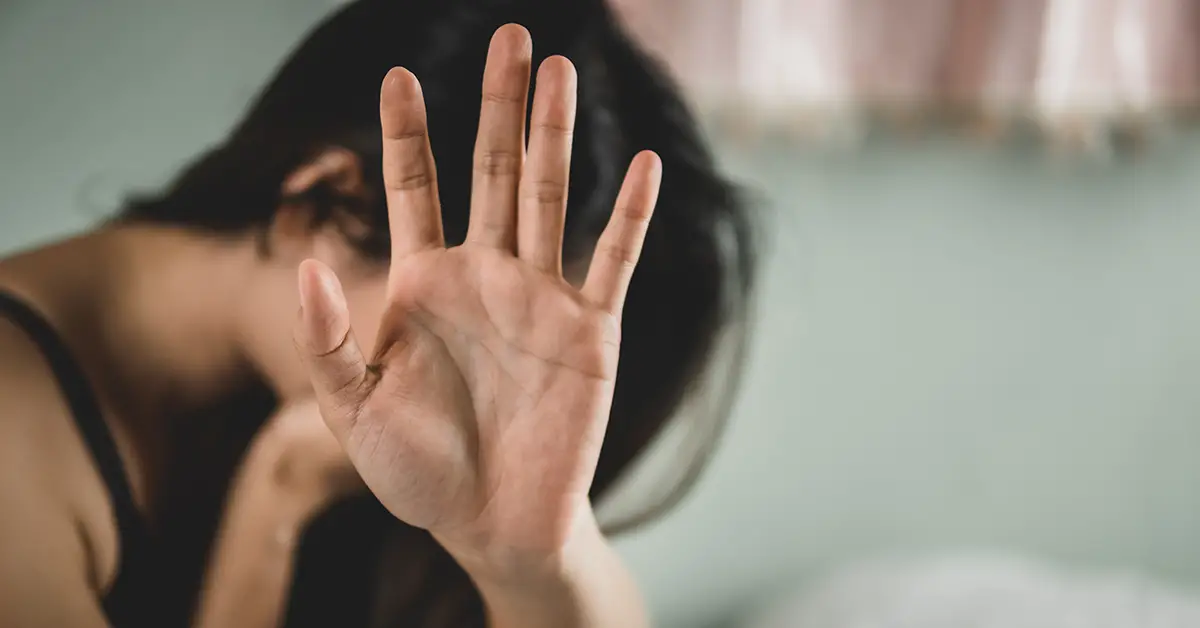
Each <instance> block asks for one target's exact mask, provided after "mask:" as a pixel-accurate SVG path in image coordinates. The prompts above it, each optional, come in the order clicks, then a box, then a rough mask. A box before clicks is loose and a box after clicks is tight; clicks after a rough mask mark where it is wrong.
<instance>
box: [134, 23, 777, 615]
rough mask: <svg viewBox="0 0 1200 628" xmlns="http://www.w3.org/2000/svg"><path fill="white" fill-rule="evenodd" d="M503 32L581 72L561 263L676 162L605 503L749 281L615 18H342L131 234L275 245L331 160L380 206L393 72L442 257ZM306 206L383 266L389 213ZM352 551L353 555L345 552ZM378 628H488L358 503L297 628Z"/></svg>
mask: <svg viewBox="0 0 1200 628" xmlns="http://www.w3.org/2000/svg"><path fill="white" fill-rule="evenodd" d="M508 22H517V23H520V24H523V25H524V26H526V27H527V28H528V29H529V31H530V33H531V34H532V36H533V41H534V57H535V58H534V63H535V67H536V64H537V63H538V62H539V61H540V60H541V59H543V58H545V57H546V56H549V55H552V54H561V55H564V56H566V57H568V58H570V59H571V60H572V61H573V62H574V63H575V65H576V67H577V69H578V75H579V105H578V114H577V115H578V118H577V124H576V135H575V142H574V157H573V161H572V167H571V186H570V190H569V199H570V202H569V207H568V211H567V219H566V234H565V238H564V239H565V245H564V247H565V250H564V257H565V259H566V260H571V259H578V258H580V257H582V256H585V255H587V253H588V251H589V249H590V247H592V246H593V245H594V244H595V241H596V239H597V237H598V235H599V233H600V231H601V230H602V229H603V227H604V225H605V224H606V222H607V219H608V216H609V213H610V211H611V208H612V204H613V202H614V200H615V198H616V194H617V191H618V188H619V186H620V183H621V178H622V176H623V174H624V169H625V167H626V165H627V164H628V163H629V161H630V159H631V158H632V157H633V155H634V154H635V153H636V152H637V151H638V150H641V149H651V150H654V151H656V152H658V154H659V155H660V156H661V157H662V160H663V167H664V179H663V185H662V191H661V196H660V198H659V202H658V209H657V211H656V214H655V217H654V220H653V223H652V225H651V227H650V230H649V233H648V234H647V237H646V244H645V249H644V252H643V255H642V258H641V262H640V263H639V265H638V269H637V272H636V273H635V276H634V279H633V283H632V285H631V287H630V292H629V296H628V301H627V305H626V309H625V316H624V322H623V327H624V328H623V330H622V334H623V342H622V353H621V362H620V367H619V371H618V377H617V386H616V392H615V398H614V401H613V409H612V416H611V419H610V423H609V428H608V434H607V437H606V440H605V442H604V446H603V450H602V452H601V455H600V461H599V466H598V469H597V472H596V476H595V482H594V485H593V487H592V496H593V500H599V498H600V497H602V496H603V495H604V494H605V493H606V491H608V490H609V489H610V488H611V487H612V486H613V484H614V482H615V481H616V480H617V479H618V477H619V476H620V475H621V473H622V471H624V470H626V469H627V468H628V467H629V466H630V464H631V463H632V462H633V461H634V459H635V458H636V457H637V456H638V455H639V454H640V453H641V452H643V451H644V450H645V449H646V448H647V446H648V445H649V444H650V443H651V442H652V441H654V439H655V437H656V436H657V435H658V434H659V433H660V432H661V431H662V429H663V427H664V425H665V424H666V423H667V422H668V420H669V419H670V418H671V417H673V416H675V415H676V414H677V410H678V409H679V408H680V406H681V404H682V402H683V400H684V399H685V398H686V397H687V396H688V394H689V393H690V392H691V390H692V388H693V387H694V386H695V384H696V383H697V382H698V381H700V379H701V377H702V375H703V374H704V373H705V372H706V371H707V369H708V366H709V364H710V362H711V361H712V359H713V356H714V354H715V353H717V348H718V345H719V344H720V343H719V339H720V338H722V336H723V334H722V332H723V331H728V330H730V329H733V332H732V333H733V335H734V339H733V343H734V344H735V345H737V344H738V343H739V341H740V340H742V339H743V337H744V327H742V326H741V325H740V323H741V322H742V321H743V320H744V316H745V310H746V307H747V304H748V302H749V299H750V296H751V288H752V283H753V281H752V280H753V276H754V268H755V263H754V262H755V257H754V251H753V246H752V245H753V237H752V221H751V220H750V218H749V215H748V211H747V209H746V208H745V206H744V205H743V203H742V202H741V201H740V199H739V195H738V193H737V191H736V189H735V188H734V187H733V186H732V185H730V184H729V183H728V182H727V181H726V180H725V179H724V178H722V176H721V175H720V174H719V173H718V172H717V169H716V167H715V165H714V162H713V158H712V156H711V154H710V152H709V150H708V149H707V147H706V145H705V143H704V141H703V139H702V137H701V134H700V132H699V131H698V129H697V127H696V123H695V121H694V119H693V117H692V116H691V114H690V112H689V111H688V109H687V107H686V106H685V105H684V103H683V102H682V101H681V99H680V96H679V94H678V90H677V88H676V86H675V85H674V84H673V83H672V81H671V80H670V79H669V78H668V77H667V76H666V74H664V72H663V71H662V70H661V69H660V68H659V66H658V65H657V64H656V63H655V62H653V61H652V60H651V59H649V58H648V57H647V56H646V55H645V54H644V53H643V52H642V51H641V50H640V49H639V48H638V47H637V46H636V45H635V44H634V43H632V42H631V41H630V39H629V38H628V36H627V35H626V34H625V32H624V31H623V30H622V29H621V27H620V26H619V24H618V23H617V21H616V18H615V16H614V15H613V14H612V13H611V11H610V9H609V8H608V7H607V6H606V4H605V3H604V2H603V1H602V0H438V1H436V2H434V1H424V2H415V1H409V2H402V1H399V0H361V1H358V2H353V3H349V4H347V5H346V6H344V7H342V8H341V9H339V10H338V11H336V12H335V13H334V14H333V15H332V16H330V17H329V18H327V19H326V20H325V21H324V22H322V23H321V24H320V25H319V26H317V28H316V29H315V30H314V31H313V32H312V33H311V34H310V35H309V36H308V37H307V38H306V39H305V40H304V41H303V42H302V43H301V44H300V46H299V48H297V49H296V50H295V51H294V52H293V54H292V55H291V56H290V57H289V58H288V59H287V61H286V62H285V63H284V65H283V66H282V67H281V68H280V69H279V71H278V72H277V74H276V75H275V77H274V78H273V79H272V80H271V81H270V83H269V84H268V85H267V86H266V88H265V89H264V90H263V91H262V92H261V93H260V95H259V96H258V98H257V100H256V101H255V102H254V103H253V104H252V106H251V107H250V109H249V111H248V113H247V114H246V116H245V118H244V119H243V120H242V121H241V123H240V124H238V125H237V126H236V127H235V128H234V130H233V131H232V132H231V133H230V134H229V135H228V137H226V138H225V139H224V140H223V141H221V142H220V143H219V144H217V145H216V146H215V147H213V148H212V149H211V150H209V151H208V152H207V153H205V154H203V155H201V156H200V157H199V159H198V160H196V161H195V162H194V163H192V164H191V165H190V166H189V167H188V168H186V169H185V170H184V171H183V172H182V173H181V175H180V176H179V177H178V178H177V179H176V180H175V181H174V182H173V183H171V185H169V186H168V187H167V188H166V189H165V190H164V191H163V192H162V193H161V194H158V195H155V196H152V197H146V198H141V199H138V200H136V201H135V202H133V203H131V204H130V205H129V207H128V208H127V210H126V211H125V212H124V213H123V214H122V215H121V217H120V218H119V220H120V221H125V222H154V223H167V224H172V225H182V226H189V227H193V228H198V229H204V230H209V231H214V232H244V231H246V230H252V229H264V228H265V227H266V225H267V224H268V223H269V221H270V219H271V217H272V214H273V213H274V212H275V211H276V208H277V207H278V206H279V204H280V201H281V198H280V188H281V183H282V181H283V180H284V178H285V177H286V176H287V175H288V174H289V173H290V172H291V171H293V170H294V169H295V168H297V167H299V166H300V165H302V164H303V163H304V162H305V161H307V160H308V159H310V158H311V157H312V156H314V155H315V154H317V153H318V152H320V151H321V150H323V149H326V148H329V147H334V146H340V147H344V148H348V149H350V150H352V151H354V152H356V153H357V154H358V155H359V156H360V158H361V159H360V162H361V163H362V164H363V166H364V168H365V173H364V174H365V175H366V176H365V180H366V181H367V183H368V186H369V187H372V188H373V190H372V191H371V193H369V194H368V195H367V197H369V198H373V199H382V198H383V195H382V194H381V193H379V190H378V187H379V185H380V184H381V182H382V176H381V173H380V172H379V167H380V162H381V156H380V139H379V135H380V133H379V118H378V96H379V84H380V81H381V79H382V77H383V76H384V74H385V73H386V72H387V70H388V69H389V68H391V67H392V66H396V65H402V66H404V67H406V68H408V69H410V70H411V71H413V72H414V73H415V74H416V75H417V77H418V78H419V79H420V80H421V82H422V87H423V90H424V94H425V99H426V104H427V107H428V112H429V113H428V119H429V131H430V138H431V142H432V145H433V152H434V156H435V158H436V159H437V164H438V184H439V188H440V193H441V199H442V204H443V210H442V215H443V219H444V221H445V232H446V238H447V241H448V242H449V243H451V244H454V243H457V242H461V240H462V238H463V237H464V236H465V233H466V227H467V215H468V207H469V194H470V188H471V185H470V184H471V179H470V176H471V166H472V152H473V145H474V138H475V131H476V126H477V124H478V120H479V95H480V81H481V78H482V73H483V63H484V60H485V57H486V51H487V46H488V41H489V39H490V36H491V34H492V32H493V31H494V30H495V29H496V28H497V27H499V26H501V25H502V24H504V23H508ZM312 200H314V202H316V203H318V205H319V207H318V209H320V210H321V211H320V212H318V215H319V216H323V217H326V218H328V217H331V216H333V215H334V214H335V213H336V212H338V211H347V212H354V213H355V214H356V216H357V218H359V219H360V220H362V221H364V222H365V223H366V224H368V225H369V226H370V227H371V229H370V230H369V231H370V233H371V235H369V236H367V237H365V238H359V239H357V240H356V241H355V244H357V245H358V247H359V248H360V249H361V250H362V251H363V253H364V254H366V255H368V256H371V257H376V258H380V259H383V258H386V256H387V251H388V229H387V211H386V207H385V206H384V204H383V202H382V200H378V201H375V202H370V203H367V204H366V205H365V206H364V205H361V204H360V205H357V206H344V205H341V204H340V203H338V202H337V200H336V198H334V197H332V196H322V195H320V194H316V195H314V197H313V199H312ZM730 388H732V387H730ZM725 410H726V408H724V407H723V406H722V407H720V408H718V409H717V410H716V411H713V412H709V413H707V415H708V416H710V418H711V419H712V420H711V421H709V423H707V424H706V425H705V426H703V427H701V426H697V429H699V430H701V431H703V432H704V434H705V436H706V438H707V439H709V440H711V439H713V438H715V434H716V432H717V431H719V430H716V429H714V428H715V427H716V426H719V424H720V422H721V421H723V420H724V418H725V414H726V412H725ZM701 449H703V448H701ZM700 462H702V458H699V457H698V458H696V459H695V460H692V461H689V462H688V463H687V465H688V469H689V472H688V473H685V474H683V475H682V477H683V481H681V482H679V483H677V484H678V485H677V486H674V487H673V490H672V491H670V494H671V495H672V497H670V498H668V499H667V500H666V501H667V502H668V503H670V502H671V501H672V500H673V499H675V498H677V496H678V495H680V494H682V492H683V491H684V490H685V489H686V488H687V487H688V486H687V485H688V484H690V482H691V480H692V479H694V478H695V472H696V471H698V469H699V464H700ZM666 505H667V504H659V505H658V506H659V508H654V509H653V510H654V511H656V512H657V510H659V509H660V508H662V507H666ZM643 514H645V513H643ZM640 518H641V517H636V516H635V517H633V518H632V519H627V520H626V523H628V522H629V521H632V520H636V519H640ZM351 531H353V532H351ZM355 543H357V546H356V547H358V548H359V549H358V550H354V549H347V547H348V546H349V545H354V544H355ZM330 548H336V549H330ZM368 583H370V584H369V586H368ZM364 590H365V591H367V593H364ZM372 592H373V593H372ZM368 615H370V616H371V619H370V620H369V623H370V624H372V625H379V626H384V625H387V626H400V625H404V626H411V625H416V626H430V627H433V626H461V625H482V624H483V621H484V618H483V614H482V606H481V603H480V601H479V599H478V596H477V594H476V593H475V592H474V590H473V588H472V587H471V584H470V582H469V580H468V579H467V578H466V576H465V575H464V574H463V573H462V572H461V570H459V569H458V568H457V566H456V565H455V564H454V563H453V561H452V560H451V559H450V558H449V557H448V556H447V555H446V554H445V553H444V552H442V551H441V550H440V548H439V547H438V546H437V545H436V543H434V542H433V541H432V540H431V539H430V537H429V536H428V535H426V534H425V533H423V532H421V531H419V530H415V529H412V528H408V527H407V526H404V525H403V524H401V523H399V522H396V521H394V520H393V519H392V518H390V517H388V516H387V515H386V513H384V512H383V511H382V509H381V508H380V507H379V506H378V505H377V504H375V503H374V502H373V500H370V501H367V500H356V501H353V502H349V503H346V504H342V505H340V506H338V507H335V508H334V509H332V510H331V511H330V512H329V513H327V514H326V515H324V516H322V517H321V518H320V519H319V520H318V521H317V522H315V523H314V524H313V525H312V526H311V528H310V530H309V531H308V533H307V535H306V537H305V541H304V543H303V546H302V549H301V557H300V561H299V564H298V569H297V579H296V582H295V587H294V593H293V598H292V602H291V605H290V607H289V625H297V624H305V625H309V624H311V625H339V626H348V625H354V624H355V621H356V620H357V619H358V618H361V619H362V621H363V623H368V619H367V616H368Z"/></svg>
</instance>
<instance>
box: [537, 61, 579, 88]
mask: <svg viewBox="0 0 1200 628" xmlns="http://www.w3.org/2000/svg"><path fill="white" fill-rule="evenodd" d="M537 78H538V85H542V84H544V82H545V81H546V80H548V79H553V80H556V81H561V82H562V84H563V87H564V88H566V89H568V90H571V91H574V90H575V84H576V83H577V82H578V78H577V74H576V72H575V64H574V63H571V60H570V59H568V58H566V57H564V56H562V55H552V56H549V57H546V59H545V60H544V61H542V64H541V65H540V66H538V75H537Z"/></svg>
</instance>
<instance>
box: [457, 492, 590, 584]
mask: <svg viewBox="0 0 1200 628" xmlns="http://www.w3.org/2000/svg"><path fill="white" fill-rule="evenodd" d="M434 538H435V539H437V540H438V542H439V543H441V544H442V546H443V547H444V548H445V549H446V551H447V552H448V553H449V554H450V555H451V556H453V557H454V559H455V560H456V561H458V563H459V565H460V566H461V567H462V568H463V570H464V571H466V572H467V575H469V576H470V577H471V579H472V581H474V582H475V584H476V586H477V587H479V589H480V590H481V591H484V592H487V591H489V590H490V591H495V592H504V593H522V592H534V593H536V592H539V591H545V590H548V589H556V588H562V587H563V586H565V585H569V584H570V583H572V582H574V581H576V580H578V579H579V577H580V576H582V575H584V574H586V573H587V572H588V571H589V570H590V569H591V568H592V567H594V566H596V565H597V564H599V563H600V562H602V560H601V559H602V558H603V557H604V556H605V555H606V554H608V553H610V552H611V548H609V546H608V541H607V540H606V539H605V537H604V533H603V532H602V531H601V530H600V526H599V523H597V521H596V518H595V515H594V513H593V512H592V510H591V508H590V507H587V508H585V509H582V510H581V512H580V514H579V515H578V516H577V517H576V519H575V521H574V522H573V525H572V526H571V530H570V533H569V534H567V535H566V537H565V538H564V540H563V542H562V543H561V544H557V545H556V546H554V547H552V548H542V549H538V550H523V549H516V548H507V547H505V548H493V549H486V550H481V549H478V548H476V547H473V546H471V545H470V544H465V543H458V542H455V541H453V540H450V539H447V538H445V537H441V536H439V535H437V534H435V535H434Z"/></svg>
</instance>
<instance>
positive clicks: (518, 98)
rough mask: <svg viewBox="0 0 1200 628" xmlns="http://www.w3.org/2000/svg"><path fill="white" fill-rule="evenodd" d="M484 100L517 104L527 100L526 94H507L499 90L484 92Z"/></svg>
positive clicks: (498, 103)
mask: <svg viewBox="0 0 1200 628" xmlns="http://www.w3.org/2000/svg"><path fill="white" fill-rule="evenodd" d="M483 102H485V103H489V104H493V105H517V104H522V103H524V102H525V96H524V94H521V95H518V94H515V93H513V94H506V93H504V92H502V91H499V90H487V91H485V92H483Z"/></svg>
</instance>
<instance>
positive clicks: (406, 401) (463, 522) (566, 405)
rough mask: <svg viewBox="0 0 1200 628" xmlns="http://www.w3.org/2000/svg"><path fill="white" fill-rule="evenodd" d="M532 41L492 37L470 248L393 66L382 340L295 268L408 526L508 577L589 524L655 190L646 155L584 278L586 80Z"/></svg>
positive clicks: (652, 165)
mask: <svg viewBox="0 0 1200 628" xmlns="http://www.w3.org/2000/svg"><path fill="white" fill-rule="evenodd" d="M530 59H531V44H530V41H529V35H528V33H527V32H526V31H525V29H523V28H521V27H519V26H514V25H509V26H506V27H504V28H501V29H500V30H499V31H497V33H496V35H495V37H494V38H493V40H492V45H491V49H490V51H489V54H488V60H487V69H486V71H485V73H484V79H483V104H482V110H481V118H480V128H479V135H478V139H477V143H476V148H475V171H474V178H473V188H472V200H471V222H470V227H469V230H468V234H467V239H466V242H465V243H464V244H463V245H462V246H458V247H454V248H449V249H447V248H446V246H445V243H444V240H443V236H442V228H441V224H442V223H441V216H440V208H439V203H438V192H437V176H436V174H435V169H434V163H433V156H432V153H431V150H430V146H429V138H428V136H427V127H426V118H425V108H424V103H423V99H422V95H421V88H420V85H419V83H418V82H417V80H416V78H415V77H414V76H413V75H412V74H411V73H409V72H408V71H406V70H404V69H400V68H395V69H393V70H392V71H391V72H389V73H388V75H387V77H386V78H385V79H384V82H383V88H382V93H381V97H380V116H381V121H382V126H383V146H384V154H383V171H384V178H385V185H386V190H387V203H388V214H389V221H390V226H391V240H392V257H391V267H390V269H389V275H388V288H387V290H388V294H387V300H388V301H387V307H386V310H385V314H384V316H383V320H382V321H381V322H380V328H379V336H378V338H379V340H378V342H377V345H376V347H375V348H374V350H373V351H372V352H371V353H370V354H364V353H363V352H362V351H361V350H360V347H359V346H358V344H357V343H356V342H355V338H354V334H353V332H352V331H351V329H350V316H349V312H348V311H347V305H346V300H345V297H344V296H343V294H342V291H341V287H340V284H339V282H338V280H337V278H336V277H335V276H334V274H333V272H332V271H331V270H330V269H329V268H327V267H325V266H324V265H322V264H320V263H319V262H316V261H312V260H309V261H306V262H304V263H303V264H302V265H301V267H300V293H301V303H302V312H301V317H300V322H299V324H298V327H297V344H298V345H299V347H300V349H301V352H302V354H303V357H304V359H305V362H306V363H307V365H308V368H309V371H310V374H311V377H312V381H313V385H314V388H315V390H316V394H317V398H318V402H319V404H320V407H321V413H322V415H323V416H324V418H325V421H326V423H327V424H328V426H329V428H330V429H331V430H332V431H333V433H334V434H335V436H336V437H337V439H338V441H339V442H340V443H341V445H342V447H343V448H344V449H345V451H346V453H347V454H348V455H349V458H350V460H351V461H352V463H353V464H354V467H355V468H356V469H357V471H358V473H359V474H360V475H361V476H362V479H363V480H364V481H365V483H366V484H367V486H368V487H369V488H370V489H371V491H372V492H373V493H374V494H375V495H376V496H377V497H378V498H379V500H380V501H381V502H382V503H383V504H384V505H385V506H386V507H387V508H388V509H389V510H390V511H391V512H392V513H393V514H394V515H395V516H396V517H398V518H400V519H401V520H403V521H405V522H407V523H409V524H411V525H414V526H418V527H422V528H425V529H428V530H429V531H431V532H432V533H433V534H434V536H435V537H436V538H438V540H439V541H441V542H442V543H443V544H444V545H446V547H447V548H448V549H449V550H450V551H451V553H453V554H455V556H456V557H459V558H460V560H463V559H464V558H465V559H466V560H470V561H477V562H479V563H480V564H487V565H488V566H490V567H497V568H505V567H507V566H509V565H511V564H516V563H519V562H524V561H528V560H533V561H537V560H540V559H542V558H544V557H551V556H553V555H554V553H555V552H557V551H558V550H559V549H560V548H561V547H562V546H563V545H564V544H565V543H566V542H567V541H568V540H569V538H570V536H571V535H572V532H573V530H574V529H576V527H577V526H579V525H581V522H585V521H591V517H592V513H591V507H590V505H589V503H588V498H587V495H588V488H589V486H590V484H591V481H592V476H593V474H594V472H595V467H596V460H597V457H598V455H599V452H600V445H601V441H602V440H603V437H604V431H605V427H606V424H607V420H608V414H609V409H610V406H611V403H612V394H613V384H614V378H615V376H616V369H617V357H618V350H619V340H620V317H621V308H622V304H623V302H624V299H625V293H626V289H627V287H628V285H629V281H630V277H631V276H632V273H633V269H634V265H635V264H636V261H637V258H638V255H639V252H640V249H641V246H642V241H643V238H644V235H645V232H646V227H647V225H648V222H649V219H650V215H651V212H652V210H653V207H654V203H655V200H656V197H657V195H658V187H659V182H660V179H661V170H662V168H661V164H660V162H659V159H658V157H657V156H656V155H654V154H653V153H649V152H646V153H642V154H639V155H638V156H637V157H636V158H635V159H634V160H633V162H632V164H631V166H630V168H629V172H628V174H627V176H626V179H625V183H624V185H623V187H622V189H621V192H620V195H619V198H618V200H617V204H616V208H615V209H614V212H613V215H612V218H611V221H610V223H609V225H608V227H607V228H606V230H605V231H604V233H603V235H602V236H601V238H600V241H599V243H598V245H597V249H596V251H595V255H594V256H593V259H592V262H591V267H590V268H589V270H588V273H587V278H586V280H585V282H584V283H583V285H582V288H581V289H576V288H574V287H573V286H572V285H571V284H570V283H568V282H567V281H566V280H565V279H564V278H563V264H562V253H561V249H562V240H563V222H564V216H565V212H566V198H567V183H568V182H567V178H568V172H569V169H570V168H569V164H570V156H571V137H572V128H573V124H574V118H575V90H576V76H575V71H574V68H573V66H572V65H571V63H570V62H569V61H568V60H566V59H565V58H562V57H552V58H550V59H547V60H546V61H545V62H544V63H543V64H542V66H541V68H540V69H539V72H538V77H537V91H536V95H535V97H534V103H533V115H532V123H531V131H530V141H529V146H528V156H526V154H525V153H526V150H525V119H526V99H527V94H528V83H529V72H530V64H531V62H530Z"/></svg>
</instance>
